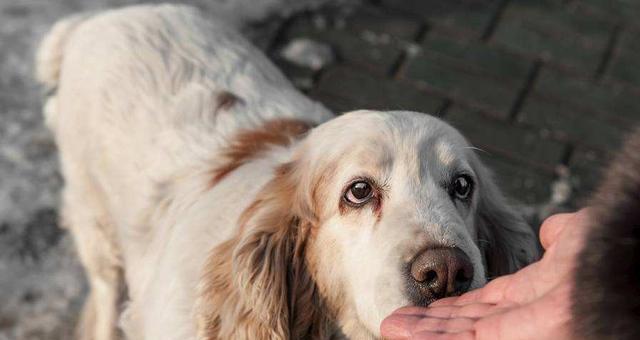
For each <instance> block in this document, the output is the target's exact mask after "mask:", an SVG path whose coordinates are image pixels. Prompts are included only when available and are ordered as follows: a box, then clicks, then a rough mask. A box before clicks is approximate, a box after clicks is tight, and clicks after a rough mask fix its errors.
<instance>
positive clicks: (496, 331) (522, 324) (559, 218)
mask: <svg viewBox="0 0 640 340" xmlns="http://www.w3.org/2000/svg"><path fill="white" fill-rule="evenodd" d="M589 221H590V213H589V211H588V210H587V209H583V210H580V211H578V212H576V213H566V214H558V215H554V216H551V217H549V218H548V219H546V220H545V221H544V223H543V224H542V226H541V228H540V242H541V243H542V246H543V248H544V249H545V253H544V255H543V257H542V259H540V260H539V261H537V262H535V263H532V264H530V265H529V266H527V267H525V268H522V269H521V270H519V271H518V272H516V273H513V274H510V275H506V276H502V277H499V278H496V279H495V280H493V281H491V282H490V283H489V284H487V285H486V286H485V287H483V288H480V289H477V290H474V291H471V292H468V293H466V294H463V295H461V296H457V297H450V298H445V299H441V300H438V301H436V302H434V303H432V304H431V305H429V306H428V307H403V308H400V309H398V310H396V311H395V312H393V313H392V314H391V315H390V316H388V317H387V318H386V319H385V320H384V321H383V322H382V325H381V327H380V329H381V333H382V336H383V338H385V339H389V340H400V339H414V340H422V339H424V340H427V339H428V340H485V339H487V340H507V339H508V340H525V339H526V340H528V339H558V340H562V339H573V337H572V334H571V324H570V322H571V312H570V307H571V304H570V296H571V290H572V286H573V275H572V274H573V270H574V267H575V263H576V259H577V255H578V253H579V251H580V249H581V248H582V245H583V244H584V239H585V235H586V234H587V230H588V223H589Z"/></svg>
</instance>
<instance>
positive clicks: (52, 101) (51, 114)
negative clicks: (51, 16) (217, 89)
mask: <svg viewBox="0 0 640 340" xmlns="http://www.w3.org/2000/svg"><path fill="white" fill-rule="evenodd" d="M88 16H89V15H88V14H77V15H73V16H70V17H67V18H65V19H62V20H60V21H58V22H57V23H56V24H55V25H54V26H53V28H51V30H50V31H49V32H48V33H47V34H46V36H45V37H44V39H43V40H42V42H41V43H40V47H39V48H38V52H37V54H36V79H37V80H38V81H39V82H40V83H41V84H42V85H43V86H44V88H45V91H46V95H47V99H46V103H45V105H44V115H45V120H46V122H47V125H48V126H49V128H53V127H54V125H55V116H56V111H57V110H56V95H55V94H56V91H57V88H58V82H59V80H60V71H61V68H62V61H63V59H64V50H65V46H66V45H67V42H68V41H69V37H70V36H71V35H72V34H73V32H74V31H75V29H76V28H77V27H78V25H79V24H81V23H82V22H83V21H84V20H86V18H87V17H88Z"/></svg>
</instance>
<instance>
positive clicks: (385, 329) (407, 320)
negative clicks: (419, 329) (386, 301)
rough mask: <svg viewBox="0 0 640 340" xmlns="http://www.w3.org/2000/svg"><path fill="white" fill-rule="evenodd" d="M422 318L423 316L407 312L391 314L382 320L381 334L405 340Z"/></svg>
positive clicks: (391, 339) (396, 339) (393, 339)
mask: <svg viewBox="0 0 640 340" xmlns="http://www.w3.org/2000/svg"><path fill="white" fill-rule="evenodd" d="M421 319H422V317H421V316H417V315H407V314H391V315H390V316H388V317H386V318H385V319H384V320H382V323H381V324H380V334H381V335H382V337H383V338H385V339H389V340H403V339H409V338H410V337H411V330H412V329H413V328H414V326H415V324H416V323H417V322H418V321H420V320H421Z"/></svg>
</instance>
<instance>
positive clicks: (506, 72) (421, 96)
mask: <svg viewBox="0 0 640 340" xmlns="http://www.w3.org/2000/svg"><path fill="white" fill-rule="evenodd" d="M134 2H135V1H129V0H90V1H87V0H59V1H55V0H52V1H47V0H19V1H10V0H0V340H5V339H67V338H69V337H70V334H71V330H72V325H73V323H74V322H75V318H76V316H77V311H78V308H79V306H80V305H81V303H82V299H83V296H84V294H85V293H86V284H85V282H84V278H83V274H82V270H81V268H80V266H79V264H78V261H77V259H76V257H75V254H74V250H73V247H72V244H71V239H70V237H69V235H68V234H67V233H66V232H64V231H63V230H61V229H59V228H58V227H57V214H56V207H57V205H58V195H59V190H60V188H61V185H62V180H61V178H60V176H59V174H58V172H57V160H56V149H55V145H54V144H53V143H52V140H51V135H50V134H49V133H48V132H47V131H46V129H45V128H44V126H43V124H42V120H41V93H40V88H38V86H37V85H36V84H35V83H34V82H33V80H32V76H31V74H32V73H33V68H32V65H33V63H32V60H33V51H34V48H35V46H36V45H37V43H38V41H39V39H40V38H41V37H42V35H43V34H44V32H46V30H47V29H48V27H50V25H51V24H52V23H53V22H54V21H55V20H56V19H58V18H60V17H62V16H64V15H67V14H70V13H73V12H77V11H84V10H97V9H102V8H110V7H115V6H120V5H123V4H129V3H134ZM189 2H190V3H194V4H195V5H197V6H199V7H200V8H201V9H202V10H203V11H205V12H206V13H207V14H208V15H212V16H213V15H214V13H218V12H220V11H228V12H229V13H230V15H226V16H225V17H227V18H230V19H231V21H234V22H235V24H237V25H238V26H241V27H242V28H243V30H244V32H246V33H247V34H248V35H249V36H250V37H251V39H252V40H253V41H254V42H255V43H256V44H257V45H258V46H259V47H260V48H261V49H263V50H264V51H265V53H267V54H268V55H269V56H270V57H271V58H272V59H273V60H274V62H276V63H277V64H278V65H279V66H280V67H281V68H282V69H283V71H284V72H285V74H286V75H287V76H288V77H289V78H290V79H291V80H292V81H293V82H294V84H296V85H297V86H299V87H300V88H301V89H302V90H303V91H304V92H306V93H307V94H309V95H310V96H311V97H312V98H315V99H317V100H319V101H321V102H323V103H325V104H326V105H327V106H328V107H329V108H331V109H333V110H335V111H336V112H344V111H347V110H350V109H356V108H369V109H407V110H416V111H422V112H427V113H430V114H434V115H437V116H440V117H442V118H443V119H445V120H447V121H449V122H451V123H452V124H453V125H454V126H456V127H458V128H459V129H460V130H461V131H462V132H463V133H464V134H465V135H466V136H467V137H468V138H469V139H470V141H471V142H472V143H473V144H474V145H475V146H476V147H478V148H479V149H481V150H482V151H479V153H480V155H481V157H482V158H483V160H484V161H485V162H486V163H487V164H488V165H489V166H490V167H492V168H493V169H494V170H495V172H496V176H497V178H498V181H499V182H500V183H501V185H502V187H503V188H504V189H505V191H506V192H507V193H508V194H509V196H510V197H511V199H512V201H513V202H514V204H517V205H518V206H519V207H520V208H521V209H522V211H523V213H524V214H525V215H526V216H527V217H528V218H529V219H530V220H531V222H532V224H533V225H534V226H535V225H536V224H537V223H538V221H539V220H540V219H541V218H543V217H544V216H546V215H548V214H549V213H551V212H554V211H561V210H565V209H575V208H578V207H581V206H583V205H584V200H585V198H587V197H588V194H589V192H590V191H591V190H592V189H593V187H594V186H595V185H596V183H597V181H598V179H599V176H600V168H601V167H602V166H603V165H604V164H606V163H607V158H608V157H609V155H610V154H611V153H612V152H613V151H615V150H616V148H617V147H618V145H619V144H620V141H621V140H623V138H624V134H625V132H626V131H628V130H629V129H630V127H631V126H633V125H634V123H636V122H639V121H640V111H639V110H638V109H639V108H640V101H638V100H637V99H636V98H637V97H638V95H639V94H640V67H639V66H640V38H639V37H640V34H638V32H639V31H640V26H638V24H637V20H635V19H636V18H637V17H638V16H639V15H640V2H633V1H630V0H569V1H567V0H548V1H545V0H530V1H527V0H455V1H453V0H452V1H437V0H414V1H410V0H376V1H374V0H370V1H365V0H363V1H362V3H361V4H359V5H356V4H355V1H353V2H349V4H348V5H345V2H348V1H342V2H340V5H336V4H335V3H336V2H332V5H329V6H322V7H318V6H317V5H318V4H321V3H324V2H326V1H321V0H317V1H311V0H310V1H296V0H262V1H251V0H246V1H245V0H235V1H224V0H218V1H204V0H202V1H198V0H194V1H189Z"/></svg>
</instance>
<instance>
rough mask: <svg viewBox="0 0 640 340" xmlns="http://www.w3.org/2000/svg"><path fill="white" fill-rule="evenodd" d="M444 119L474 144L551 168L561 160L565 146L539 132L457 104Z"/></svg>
mask: <svg viewBox="0 0 640 340" xmlns="http://www.w3.org/2000/svg"><path fill="white" fill-rule="evenodd" d="M445 119H446V120H447V121H449V122H451V124H452V125H453V126H455V127H457V128H458V129H460V130H461V132H462V133H463V134H464V135H465V137H467V138H468V139H469V141H470V142H471V143H472V144H473V145H474V146H476V147H479V148H481V149H483V150H485V151H487V152H488V153H489V154H499V155H501V156H504V157H509V158H512V159H517V160H518V161H520V162H522V163H527V164H531V165H534V166H538V167H543V168H546V169H547V170H548V171H553V169H554V168H555V166H556V165H557V164H560V163H561V162H562V160H563V157H564V154H565V152H566V146H565V145H564V144H562V143H559V142H557V141H553V140H550V139H549V138H543V136H541V134H540V133H539V132H538V131H535V130H531V129H526V128H522V127H519V126H513V125H512V124H510V123H507V122H504V121H500V120H496V119H491V118H488V117H485V116H484V115H482V114H479V113H477V112H473V111H471V110H467V109H463V108H461V107H459V106H454V107H452V108H450V109H449V110H448V111H447V113H446V115H445Z"/></svg>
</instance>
